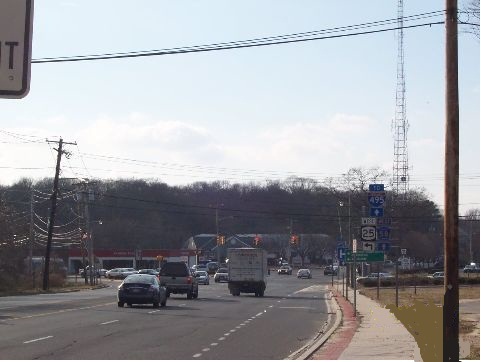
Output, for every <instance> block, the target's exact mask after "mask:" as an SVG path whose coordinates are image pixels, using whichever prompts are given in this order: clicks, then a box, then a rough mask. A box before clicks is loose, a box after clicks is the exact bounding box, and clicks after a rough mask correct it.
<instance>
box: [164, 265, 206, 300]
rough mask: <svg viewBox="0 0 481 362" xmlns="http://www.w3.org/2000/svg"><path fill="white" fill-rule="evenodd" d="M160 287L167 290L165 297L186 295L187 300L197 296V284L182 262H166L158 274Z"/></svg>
mask: <svg viewBox="0 0 481 362" xmlns="http://www.w3.org/2000/svg"><path fill="white" fill-rule="evenodd" d="M159 280H160V285H163V286H165V288H166V289H167V297H169V296H170V293H172V294H187V299H192V298H194V299H195V298H197V297H198V296H199V283H198V281H197V279H196V278H195V277H194V276H193V275H192V273H191V272H190V269H189V267H188V266H187V264H186V263H184V262H182V261H172V262H167V263H165V264H164V265H162V268H161V269H160V273H159Z"/></svg>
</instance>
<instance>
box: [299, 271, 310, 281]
mask: <svg viewBox="0 0 481 362" xmlns="http://www.w3.org/2000/svg"><path fill="white" fill-rule="evenodd" d="M297 277H298V278H307V279H311V278H312V274H311V271H310V270H309V269H299V270H298V271H297Z"/></svg>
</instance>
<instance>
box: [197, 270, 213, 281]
mask: <svg viewBox="0 0 481 362" xmlns="http://www.w3.org/2000/svg"><path fill="white" fill-rule="evenodd" d="M194 277H195V278H196V279H197V282H198V283H199V284H204V285H209V283H210V277H209V273H207V272H206V271H203V270H201V271H196V272H194Z"/></svg>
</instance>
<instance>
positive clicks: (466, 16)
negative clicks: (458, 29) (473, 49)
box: [459, 0, 479, 40]
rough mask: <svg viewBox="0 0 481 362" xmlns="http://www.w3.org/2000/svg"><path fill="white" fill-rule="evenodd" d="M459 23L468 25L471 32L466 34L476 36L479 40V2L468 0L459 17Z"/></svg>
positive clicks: (468, 31)
mask: <svg viewBox="0 0 481 362" xmlns="http://www.w3.org/2000/svg"><path fill="white" fill-rule="evenodd" d="M459 23H460V24H461V25H467V26H468V28H469V30H465V31H464V32H466V33H470V34H474V36H476V38H478V40H479V0H468V2H467V4H466V5H465V6H464V10H463V11H462V12H461V14H460V16H459Z"/></svg>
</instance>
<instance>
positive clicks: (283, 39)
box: [32, 11, 444, 63]
mask: <svg viewBox="0 0 481 362" xmlns="http://www.w3.org/2000/svg"><path fill="white" fill-rule="evenodd" d="M443 12H444V11H438V12H433V13H436V14H432V15H426V16H425V17H422V15H423V14H418V15H417V16H418V18H416V19H415V20H419V19H424V18H429V17H434V16H440V15H441V14H442V13H443ZM426 14H427V13H426ZM411 17H416V15H413V16H411ZM404 18H405V19H406V20H407V21H409V20H413V19H410V17H404ZM394 21H396V22H397V18H395V19H391V20H383V21H377V22H372V23H364V24H358V25H350V26H344V27H338V28H331V29H324V30H317V31H312V32H305V33H295V34H288V35H279V36H275V37H266V38H256V39H250V40H242V41H233V42H225V43H215V44H206V45H197V46H190V47H180V48H170V49H159V50H157V49H156V50H148V51H134V52H126V53H104V54H93V55H81V56H69V57H49V58H38V59H32V63H59V62H77V61H91V60H107V59H122V58H136V57H148V56H160V55H174V54H186V53H199V52H210V51H219V50H232V49H242V48H252V47H262V46H271V45H280V44H292V43H299V42H307V41H314V40H326V39H334V38H343V37H351V36H358V35H367V34H375V33H381V32H388V31H394V30H399V29H401V28H402V29H412V28H419V27H425V26H430V27H431V26H433V25H441V24H444V20H443V21H435V22H429V23H422V24H415V25H406V26H403V27H398V26H395V27H391V28H384V29H377V30H369V31H358V32H351V33H347V34H334V35H323V34H332V33H336V32H340V31H346V30H351V31H352V30H357V29H364V28H370V27H375V26H379V25H385V24H386V23H387V24H392V23H394Z"/></svg>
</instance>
